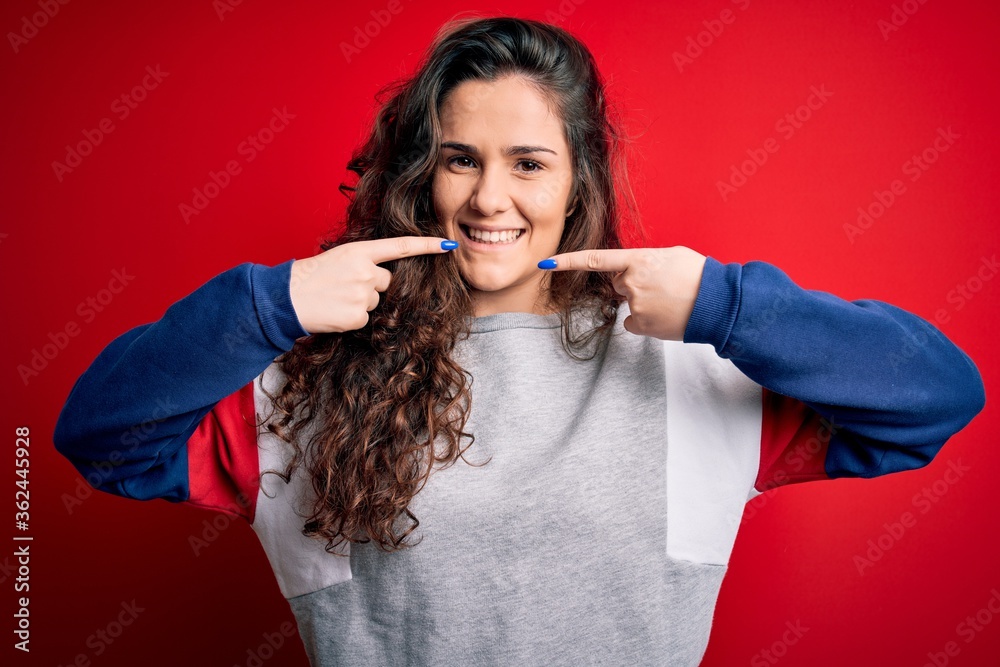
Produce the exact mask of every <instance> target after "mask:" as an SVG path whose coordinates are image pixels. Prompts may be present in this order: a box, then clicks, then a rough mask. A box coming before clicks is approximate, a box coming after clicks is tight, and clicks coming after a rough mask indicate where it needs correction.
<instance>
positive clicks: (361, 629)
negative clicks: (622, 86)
mask: <svg viewBox="0 0 1000 667" xmlns="http://www.w3.org/2000/svg"><path fill="white" fill-rule="evenodd" d="M618 164H619V160H618V147H617V144H616V129H615V125H614V124H613V123H612V120H611V118H610V117H609V113H608V110H607V108H606V103H605V96H604V92H603V86H602V83H601V78H600V75H599V73H598V71H597V69H596V68H595V65H594V61H593V59H592V57H591V55H590V53H589V52H588V51H587V49H586V48H585V47H584V46H583V45H582V44H581V43H580V42H579V41H577V40H576V39H574V38H573V37H572V36H571V35H570V34H568V33H567V32H565V31H564V30H562V29H560V28H557V27H554V26H550V25H546V24H543V23H538V22H533V21H526V20H518V19H512V18H490V19H478V20H473V21H464V22H458V23H454V24H451V25H449V26H448V27H447V30H445V31H443V32H442V33H441V35H440V36H439V37H438V39H436V40H435V42H434V44H433V45H432V46H431V48H430V51H429V53H428V55H427V57H426V58H425V60H424V62H423V63H422V65H421V66H420V68H419V70H418V71H417V72H416V74H415V75H414V76H413V77H412V78H411V79H409V80H407V81H405V82H403V83H402V84H400V85H398V86H397V87H395V88H394V89H393V90H392V91H391V95H390V96H389V97H388V99H387V100H386V101H385V103H384V104H383V106H382V107H381V111H380V113H379V114H378V116H377V119H376V121H375V124H374V128H373V129H372V132H371V134H370V136H369V138H368V140H367V142H366V143H365V144H364V145H363V146H362V147H361V148H360V149H359V150H358V151H357V153H356V154H355V156H354V158H353V160H352V161H351V163H350V165H349V168H350V169H351V170H352V171H353V172H355V173H356V175H357V176H358V179H357V182H356V184H355V185H354V186H352V187H349V188H345V190H346V191H347V192H348V193H349V194H350V195H351V204H350V206H349V208H348V211H347V220H346V229H345V230H344V231H343V233H342V234H341V235H340V236H339V237H338V238H337V239H336V240H333V241H330V242H327V243H324V244H323V246H322V249H323V252H322V253H320V254H318V255H316V256H315V257H310V258H307V259H302V260H289V261H287V262H285V263H283V264H279V265H277V266H274V267H269V266H264V265H259V264H250V263H246V264H241V265H239V266H237V267H234V268H232V269H230V270H228V271H226V272H223V273H221V274H220V275H218V276H216V277H214V278H212V279H211V280H209V281H208V282H207V283H205V284H204V285H203V286H201V287H200V288H199V289H197V290H195V291H194V292H193V293H192V294H190V295H188V296H187V297H185V298H183V299H181V300H180V301H178V302H177V303H175V304H173V305H172V306H171V307H170V308H169V309H168V310H167V311H166V313H165V314H164V316H163V318H162V319H160V320H159V321H157V322H153V323H150V324H145V325H142V326H139V327H136V328H134V329H132V330H130V331H128V332H126V333H124V334H123V335H121V336H119V337H118V338H116V339H115V340H113V341H112V342H111V343H110V344H109V345H108V346H107V348H106V349H104V350H103V351H102V353H101V354H100V355H99V356H98V357H97V359H96V360H95V361H94V363H93V364H92V365H91V367H90V368H89V369H88V370H87V371H86V372H85V373H84V374H83V376H82V377H81V378H80V379H79V380H78V381H77V383H76V385H75V386H74V387H73V390H72V392H71V394H70V396H69V398H68V400H67V402H66V405H65V407H64V408H63V411H62V413H61V415H60V418H59V421H58V424H57V427H56V433H55V442H56V446H57V448H58V450H59V451H60V452H62V453H63V454H64V455H65V456H66V457H67V458H69V460H70V461H72V462H73V464H74V465H75V466H76V467H77V468H78V469H79V470H80V472H81V473H83V474H84V475H85V476H87V479H88V481H90V482H91V484H93V485H94V486H95V487H97V488H100V489H102V490H104V491H107V492H110V493H115V494H119V495H122V496H125V497H130V498H136V499H143V500H145V499H151V498H164V499H166V500H170V501H174V502H186V503H190V504H193V505H197V506H200V507H205V508H210V509H213V510H218V511H222V512H228V513H231V514H234V515H237V516H240V517H242V518H244V519H246V520H247V521H248V522H249V523H250V524H251V526H252V527H253V529H254V531H255V532H256V534H257V535H258V536H259V538H260V541H261V544H262V546H263V548H264V550H265V552H266V553H267V556H268V558H269V561H270V563H271V565H272V566H273V569H274V572H275V576H276V577H277V581H278V584H279V586H280V589H281V591H282V593H283V594H284V596H285V597H286V598H287V600H288V602H289V605H290V606H291V608H292V611H293V612H294V614H295V616H296V618H297V620H298V626H299V633H300V636H301V637H302V638H303V640H304V642H305V645H306V651H307V653H308V655H309V657H310V660H311V661H312V663H313V664H315V665H358V664H372V665H394V664H411V665H412V664H420V665H422V664H434V665H440V664H448V665H482V664H539V665H541V664H544V665H553V664H595V663H599V664H630V665H640V664H670V665H696V664H697V663H698V662H699V661H700V659H701V657H702V655H703V653H704V650H705V647H706V644H707V641H708V637H709V631H710V627H711V621H712V613H713V610H714V607H715V602H716V598H717V595H718V592H719V587H720V585H721V582H722V578H723V575H724V574H725V572H726V567H727V563H728V559H729V555H730V552H731V550H732V547H733V543H734V540H735V538H736V532H737V528H738V526H739V522H740V516H741V514H742V511H743V506H744V504H745V503H746V501H747V500H749V499H751V498H753V497H754V496H756V495H757V494H759V493H761V492H762V491H764V490H765V489H767V488H771V487H774V486H778V485H782V484H787V483H792V482H803V481H810V480H820V479H831V478H837V477H875V476H878V475H885V474H889V473H893V472H898V471H904V470H910V469H914V468H919V467H921V466H924V465H926V464H927V463H928V462H929V461H930V460H931V459H932V458H933V457H934V456H935V454H936V453H937V452H938V450H939V449H940V448H941V447H942V445H943V444H944V443H945V441H947V440H948V439H949V438H950V437H951V436H952V435H953V434H954V433H956V432H957V431H959V430H960V429H961V428H963V427H964V426H965V425H966V424H967V423H968V422H969V421H970V420H971V419H972V418H973V417H974V416H975V415H976V414H977V413H978V412H979V411H980V410H981V409H982V407H983V404H984V390H983V384H982V381H981V379H980V376H979V373H978V371H977V369H976V367H975V365H974V364H973V363H972V361H971V360H970V359H969V358H968V357H967V356H966V355H965V354H964V353H963V352H962V351H961V350H960V349H959V348H957V347H956V346H955V345H953V344H952V343H951V342H949V341H948V340H947V339H946V338H945V337H944V336H943V335H942V334H941V333H940V332H939V331H938V330H937V329H936V328H934V327H933V326H931V325H930V324H929V323H927V322H926V321H924V320H922V319H921V318H919V317H917V316H915V315H913V314H910V313H908V312H906V311H903V310H901V309H899V308H897V307H894V306H892V305H889V304H887V303H883V302H879V301H872V300H862V301H855V302H847V301H845V300H842V299H839V298H838V297H836V296H833V295H831V294H828V293H824V292H819V291H814V290H804V289H802V288H800V287H798V286H797V285H796V284H794V283H793V282H792V281H791V280H790V279H789V278H788V276H787V275H785V274H784V273H783V272H782V271H781V270H779V269H778V268H776V267H774V266H772V265H770V264H767V263H764V262H759V261H754V262H748V263H746V264H742V265H741V264H736V263H732V264H722V263H720V262H718V261H716V260H714V259H712V258H711V257H706V256H704V255H701V254H699V253H697V252H695V251H694V250H692V249H689V248H684V247H671V248H635V247H626V246H627V244H626V242H625V241H626V240H627V234H626V227H625V224H624V221H625V220H626V216H625V215H623V210H622V204H621V201H622V200H621V199H620V197H621V196H622V193H623V188H622V187H621V186H620V182H619V170H618ZM553 269H554V270H553ZM914 341H918V342H916V343H915V342H914Z"/></svg>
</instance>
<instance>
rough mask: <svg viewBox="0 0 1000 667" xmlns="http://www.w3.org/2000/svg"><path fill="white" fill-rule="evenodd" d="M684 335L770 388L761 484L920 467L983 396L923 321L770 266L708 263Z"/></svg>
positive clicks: (975, 374) (977, 380)
mask: <svg viewBox="0 0 1000 667" xmlns="http://www.w3.org/2000/svg"><path fill="white" fill-rule="evenodd" d="M684 342H685V343H708V344H711V345H712V346H713V347H714V348H715V350H716V352H717V354H718V355H719V356H720V357H723V358H726V359H730V360H731V361H732V362H733V364H734V365H735V366H736V367H737V368H739V369H740V371H742V372H743V373H744V374H745V375H747V377H749V378H750V379H752V380H753V381H754V382H756V383H758V384H760V385H762V386H763V387H764V424H763V431H762V451H761V466H760V475H759V476H758V480H757V484H756V485H755V487H756V488H757V489H758V490H764V489H765V488H768V487H770V486H776V485H780V484H784V483H788V482H794V481H805V480H807V479H821V478H837V477H876V476H879V475H885V474H889V473H893V472H897V471H902V470H910V469H915V468H920V467H922V466H924V465H926V464H927V463H928V462H929V461H930V460H931V459H932V458H933V457H934V456H935V455H936V454H937V452H938V451H939V450H940V449H941V447H942V446H943V445H944V443H945V442H946V441H947V440H948V438H950V437H951V436H952V435H954V434H955V433H957V432H958V431H959V430H961V429H962V428H963V427H964V426H965V425H966V424H968V423H969V422H970V421H971V420H972V418H973V417H975V416H976V414H978V413H979V412H980V411H981V410H982V409H983V406H984V404H985V400H986V399H985V390H984V387H983V382H982V378H981V377H980V374H979V371H978V370H977V368H976V366H975V364H973V362H972V360H971V359H970V358H969V357H968V356H967V355H966V354H965V353H964V352H963V351H962V350H961V349H959V348H958V347H957V346H956V345H955V344H954V343H952V342H951V341H949V340H948V339H947V338H946V337H945V336H944V334H942V333H941V332H940V331H939V330H938V329H937V328H935V327H934V326H933V325H931V324H930V323H928V322H927V321H926V320H924V319H922V318H920V317H918V316H916V315H914V314H912V313H909V312H907V311H905V310H902V309H901V308H898V307H896V306H893V305H891V304H888V303H884V302H881V301H874V300H869V299H863V300H858V301H845V300H844V299H841V298H839V297H836V296H834V295H832V294H828V293H826V292H820V291H816V290H805V289H802V288H801V287H799V286H798V285H796V284H795V283H794V282H792V280H791V279H790V278H789V277H788V276H787V275H786V274H785V273H784V272H783V271H781V270H780V269H779V268H777V267H775V266H773V265H771V264H768V263H765V262H759V261H753V262H748V263H746V264H743V265H741V264H738V263H731V264H722V263H720V262H718V261H717V260H715V259H713V258H711V257H709V258H707V260H706V262H705V266H704V270H703V273H702V279H701V285H700V287H699V291H698V296H697V299H696V301H695V305H694V310H693V311H692V313H691V318H690V320H689V321H688V324H687V327H686V329H685V333H684Z"/></svg>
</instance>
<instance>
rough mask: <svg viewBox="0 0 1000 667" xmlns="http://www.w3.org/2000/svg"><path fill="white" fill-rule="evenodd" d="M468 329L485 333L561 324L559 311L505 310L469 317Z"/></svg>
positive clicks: (555, 326)
mask: <svg viewBox="0 0 1000 667" xmlns="http://www.w3.org/2000/svg"><path fill="white" fill-rule="evenodd" d="M468 321H469V323H470V324H469V331H471V332H472V333H487V332H489V331H501V330H504V329H558V328H559V327H560V326H562V321H561V320H560V316H559V313H549V314H547V315H540V314H538V313H519V312H505V313H492V314H490V315H480V316H479V317H470V318H468Z"/></svg>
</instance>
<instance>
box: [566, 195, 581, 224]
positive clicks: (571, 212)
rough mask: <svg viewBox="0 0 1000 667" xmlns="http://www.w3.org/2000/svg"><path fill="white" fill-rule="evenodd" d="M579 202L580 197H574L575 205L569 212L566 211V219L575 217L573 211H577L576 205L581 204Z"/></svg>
mask: <svg viewBox="0 0 1000 667" xmlns="http://www.w3.org/2000/svg"><path fill="white" fill-rule="evenodd" d="M579 201H580V197H579V195H577V196H576V197H573V205H572V206H570V209H569V210H568V211H566V217H567V218H568V217H569V216H571V215H573V211H575V210H576V205H577V204H578V203H579Z"/></svg>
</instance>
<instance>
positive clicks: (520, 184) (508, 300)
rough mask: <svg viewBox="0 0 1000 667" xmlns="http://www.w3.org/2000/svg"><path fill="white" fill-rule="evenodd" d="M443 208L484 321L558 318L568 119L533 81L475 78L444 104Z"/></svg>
mask: <svg viewBox="0 0 1000 667" xmlns="http://www.w3.org/2000/svg"><path fill="white" fill-rule="evenodd" d="M440 115H441V129H442V144H441V156H440V158H439V160H438V164H437V167H436V169H435V172H434V180H433V196H434V210H435V211H436V213H437V215H438V218H439V219H440V220H441V222H442V223H443V224H444V226H445V230H446V233H447V235H448V238H451V239H454V240H455V241H458V243H459V247H458V248H457V249H455V250H453V251H452V252H451V255H452V256H454V258H455V261H456V262H458V267H459V270H460V271H461V273H462V276H463V277H464V278H465V280H466V281H467V282H468V283H469V285H470V286H471V288H472V297H473V302H474V304H475V311H476V315H477V316H482V315H489V314H492V313H499V312H534V313H542V314H544V313H547V312H551V311H550V309H548V307H547V299H546V298H545V291H546V290H547V286H548V278H549V274H548V272H546V271H544V270H542V269H539V268H538V262H539V261H540V260H543V259H545V258H546V257H550V256H551V255H554V254H555V252H556V249H557V248H558V246H559V240H560V238H561V237H562V232H563V226H564V224H565V221H566V216H567V214H568V213H569V212H570V209H569V201H568V199H569V195H570V191H571V189H572V185H573V169H572V158H571V156H570V152H569V146H568V145H567V143H566V138H565V136H564V133H563V124H562V119H561V118H560V117H559V115H558V112H556V111H555V110H554V109H552V108H550V106H549V104H548V102H547V101H546V100H545V98H544V97H542V96H541V95H540V94H539V92H538V91H537V90H536V89H535V88H534V87H533V86H532V85H531V84H529V83H528V82H527V81H526V80H525V79H524V78H522V77H517V76H508V77H504V78H501V79H498V80H496V81H492V82H490V81H478V80H472V81H465V82H463V83H461V84H459V85H458V86H456V87H455V89H454V90H452V91H451V93H450V94H449V95H448V96H447V97H446V98H445V101H444V103H443V104H442V106H441V111H440Z"/></svg>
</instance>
